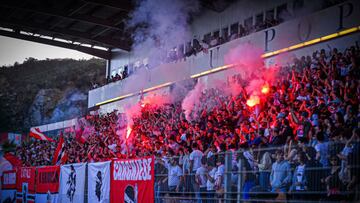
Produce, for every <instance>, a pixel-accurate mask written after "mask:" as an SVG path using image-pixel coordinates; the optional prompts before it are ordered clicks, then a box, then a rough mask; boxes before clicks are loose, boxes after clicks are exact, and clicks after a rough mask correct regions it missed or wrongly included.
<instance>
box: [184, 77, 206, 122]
mask: <svg viewBox="0 0 360 203" xmlns="http://www.w3.org/2000/svg"><path fill="white" fill-rule="evenodd" d="M203 90H204V84H203V83H202V82H198V83H197V84H196V86H195V88H194V89H193V90H191V91H190V92H189V93H188V94H187V95H186V97H185V99H184V100H183V102H182V104H181V107H182V109H183V110H184V114H185V118H186V120H188V121H190V120H191V118H190V115H191V112H193V109H194V108H195V107H196V106H198V105H199V103H200V98H201V95H202V92H203ZM193 116H196V115H193Z"/></svg>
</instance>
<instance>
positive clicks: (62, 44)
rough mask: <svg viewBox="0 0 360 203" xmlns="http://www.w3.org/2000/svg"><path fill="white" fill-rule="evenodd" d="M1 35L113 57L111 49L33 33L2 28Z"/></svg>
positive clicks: (97, 55)
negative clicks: (80, 44)
mask: <svg viewBox="0 0 360 203" xmlns="http://www.w3.org/2000/svg"><path fill="white" fill-rule="evenodd" d="M0 35H2V36H6V37H11V38H16V39H22V40H27V41H32V42H37V43H42V44H48V45H52V46H57V47H62V48H66V49H73V50H77V51H80V52H83V53H86V54H90V55H93V56H96V57H99V58H103V59H107V60H109V59H111V52H110V51H104V50H99V49H94V48H89V47H83V46H79V45H75V44H72V43H65V42H60V41H55V40H50V39H44V38H40V37H35V36H32V35H25V34H20V33H15V32H10V31H4V30H0Z"/></svg>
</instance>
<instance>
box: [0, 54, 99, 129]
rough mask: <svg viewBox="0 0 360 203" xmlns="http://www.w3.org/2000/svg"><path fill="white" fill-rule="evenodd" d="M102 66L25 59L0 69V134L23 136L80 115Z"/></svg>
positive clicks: (95, 60) (70, 61) (83, 61)
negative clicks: (8, 133) (33, 128)
mask: <svg viewBox="0 0 360 203" xmlns="http://www.w3.org/2000/svg"><path fill="white" fill-rule="evenodd" d="M105 63H106V61H105V60H102V59H95V58H93V59H90V60H73V59H47V60H36V59H34V58H29V59H27V60H26V61H24V63H22V64H18V63H15V64H14V65H13V66H6V67H5V66H3V67H0V132H7V131H10V132H24V131H28V129H29V127H31V126H36V125H42V124H46V123H52V122H57V121H62V120H66V119H70V118H73V117H76V116H78V115H81V114H84V113H85V112H86V110H87V95H88V91H89V90H90V88H91V86H92V83H93V82H98V83H99V82H100V81H101V80H103V79H104V76H105Z"/></svg>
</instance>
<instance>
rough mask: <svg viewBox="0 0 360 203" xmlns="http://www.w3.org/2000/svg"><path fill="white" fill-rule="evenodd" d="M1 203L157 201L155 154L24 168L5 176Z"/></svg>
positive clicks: (2, 180) (3, 177)
mask: <svg viewBox="0 0 360 203" xmlns="http://www.w3.org/2000/svg"><path fill="white" fill-rule="evenodd" d="M1 183H2V184H1V185H2V188H1V202H2V203H5V202H36V203H43V202H44V203H50V202H51V203H65V202H66V203H67V202H69V203H70V202H76V203H82V202H86V203H98V202H101V203H106V202H128V203H131V202H154V194H155V193H154V157H144V158H138V159H127V160H120V159H114V160H111V161H107V162H97V163H76V164H68V165H62V166H42V167H20V168H18V169H16V170H12V171H5V172H4V173H3V176H2V178H1Z"/></svg>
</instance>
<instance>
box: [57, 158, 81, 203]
mask: <svg viewBox="0 0 360 203" xmlns="http://www.w3.org/2000/svg"><path fill="white" fill-rule="evenodd" d="M85 169H86V164H85V163H78V164H69V165H64V166H61V168H60V190H59V197H58V198H59V201H58V202H60V203H65V202H66V203H73V202H76V203H83V202H84V189H85Z"/></svg>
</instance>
